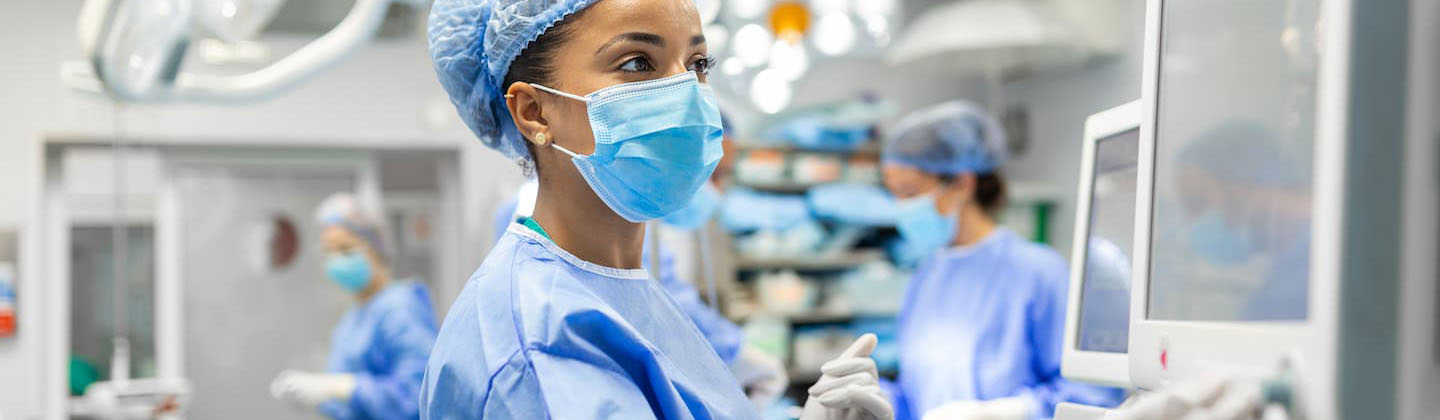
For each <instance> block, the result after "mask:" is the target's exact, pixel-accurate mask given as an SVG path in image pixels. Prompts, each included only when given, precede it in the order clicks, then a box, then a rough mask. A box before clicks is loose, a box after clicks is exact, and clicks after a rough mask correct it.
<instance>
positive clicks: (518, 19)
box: [428, 0, 593, 162]
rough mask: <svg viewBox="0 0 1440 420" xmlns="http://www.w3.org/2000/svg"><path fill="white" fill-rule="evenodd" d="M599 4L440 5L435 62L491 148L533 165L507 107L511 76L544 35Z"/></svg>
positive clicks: (582, 0) (443, 1) (479, 1)
mask: <svg viewBox="0 0 1440 420" xmlns="http://www.w3.org/2000/svg"><path fill="white" fill-rule="evenodd" d="M591 3H593V0H436V1H435V3H434V4H433V5H432V6H431V7H430V22H429V34H428V37H429V41H430V59H431V61H433V62H434V63H435V74H436V76H438V77H439V78H440V84H441V85H442V86H444V87H445V93H446V94H448V95H450V102H451V103H453V104H455V109H456V110H457V111H459V112H460V119H462V120H464V121H465V125H466V126H469V127H470V131H472V132H474V133H475V135H476V136H477V137H479V139H480V142H482V143H484V144H485V146H487V147H490V148H492V149H495V150H498V151H500V153H504V154H505V156H506V157H509V158H512V159H517V160H521V161H525V162H529V161H530V160H531V157H530V153H529V151H527V150H526V149H525V141H524V139H522V138H521V137H520V132H519V131H518V130H516V129H515V123H514V122H513V121H511V120H510V112H509V111H508V110H507V108H506V107H505V98H504V94H505V92H504V91H503V90H502V89H503V88H504V87H503V86H501V85H500V84H501V83H503V82H504V80H505V73H506V72H508V71H509V70H510V63H511V62H513V61H515V57H517V56H519V55H520V51H522V50H524V49H525V47H526V46H527V45H530V42H532V41H534V40H535V38H539V37H540V34H543V33H545V31H546V30H548V29H550V27H552V26H554V25H555V24H556V23H557V22H559V21H560V20H562V19H564V18H565V17H566V16H569V15H571V14H573V13H575V12H577V11H580V10H581V9H584V8H585V7H586V6H589V5H590V4H591Z"/></svg>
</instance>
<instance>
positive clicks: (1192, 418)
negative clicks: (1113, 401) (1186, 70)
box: [1105, 376, 1265, 420]
mask: <svg viewBox="0 0 1440 420" xmlns="http://www.w3.org/2000/svg"><path fill="white" fill-rule="evenodd" d="M1264 406H1265V398H1264V394H1263V393H1262V391H1261V389H1260V383H1259V382H1258V381H1251V380H1243V379H1239V378H1238V377H1233V376H1212V377H1207V378H1203V379H1198V380H1193V381H1188V382H1181V383H1177V384H1174V385H1171V386H1169V387H1167V388H1165V389H1162V390H1159V391H1156V392H1153V393H1150V394H1147V395H1144V396H1141V397H1140V398H1139V399H1138V400H1136V401H1135V403H1134V404H1131V405H1128V406H1125V407H1122V408H1118V409H1116V410H1115V411H1112V412H1110V414H1109V415H1106V416H1105V419H1106V420H1249V419H1252V418H1256V417H1258V416H1259V414H1260V412H1261V410H1263V409H1264V408H1265V407H1264Z"/></svg>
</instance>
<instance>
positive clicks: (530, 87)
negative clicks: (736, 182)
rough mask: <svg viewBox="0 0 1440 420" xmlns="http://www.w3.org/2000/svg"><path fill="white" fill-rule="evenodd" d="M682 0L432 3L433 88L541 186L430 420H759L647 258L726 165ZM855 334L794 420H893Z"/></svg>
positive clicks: (476, 281) (469, 299) (432, 371)
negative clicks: (655, 230)
mask: <svg viewBox="0 0 1440 420" xmlns="http://www.w3.org/2000/svg"><path fill="white" fill-rule="evenodd" d="M705 41H706V40H705V36H704V34H703V32H702V31H701V26H700V19H699V14H698V13H697V12H696V9H695V5H694V3H692V2H691V0H596V1H593V2H592V1H586V0H438V1H436V2H434V4H433V5H432V7H431V14H430V20H429V42H430V53H431V58H432V60H433V61H434V65H435V70H436V73H437V75H438V76H439V79H440V84H441V85H442V86H443V87H444V89H445V91H446V93H447V94H449V96H450V99H451V102H452V103H453V104H454V105H455V106H456V108H457V109H458V110H459V113H460V116H461V118H462V119H463V120H464V121H465V122H466V124H467V125H468V126H469V128H470V129H471V131H473V132H474V133H475V134H476V136H477V138H478V139H479V140H480V141H481V142H482V143H483V144H485V145H486V146H487V147H490V148H492V149H495V150H497V151H499V152H501V153H503V154H505V156H507V157H508V158H510V159H513V160H515V161H516V162H518V163H519V164H520V165H521V167H522V169H524V170H525V171H526V172H531V173H533V175H535V176H536V177H537V178H538V180H539V185H540V187H539V192H538V194H537V196H536V199H535V211H534V214H533V215H532V216H531V217H528V218H525V219H523V220H521V221H520V223H516V224H512V225H510V226H509V227H508V228H507V231H506V233H505V235H504V236H502V237H501V238H500V240H499V242H497V243H496V244H495V246H494V248H493V249H492V250H491V252H490V254H489V255H488V256H486V257H485V261H484V262H483V263H481V266H480V268H479V269H478V270H476V271H475V274H474V275H473V276H472V277H471V278H470V280H469V281H468V282H467V283H466V285H465V288H464V289H463V291H462V292H461V294H460V296H458V297H457V298H456V301H455V304H454V306H452V307H451V309H450V311H449V313H448V314H447V316H446V318H445V320H444V322H443V323H442V325H441V327H440V334H439V337H438V338H437V340H436V343H435V347H434V350H433V351H432V352H431V354H430V360H429V362H428V364H427V365H426V369H425V381H424V385H423V387H422V388H421V393H420V401H419V402H420V406H421V418H425V419H543V418H550V419H754V418H758V413H757V411H756V410H755V408H754V407H753V406H751V404H750V402H749V400H747V399H746V397H745V395H744V394H743V393H742V392H741V387H740V384H739V383H737V381H736V379H735V376H734V375H732V374H731V373H730V372H729V371H728V370H727V369H726V366H725V363H724V362H723V361H722V360H720V357H719V356H718V355H717V354H716V352H715V351H714V350H713V349H712V348H711V346H710V343H708V342H707V341H706V340H705V337H704V336H703V335H702V334H701V333H700V331H699V330H698V329H697V328H696V326H695V323H693V322H691V321H690V320H689V319H688V318H687V317H686V316H685V313H684V312H683V311H682V310H681V309H680V308H679V307H678V306H677V305H676V303H675V301H674V299H673V298H671V297H670V295H669V294H668V293H666V291H665V290H664V289H663V288H662V287H661V285H660V284H659V282H657V281H653V280H652V276H651V275H650V274H649V273H647V272H646V271H645V270H644V268H643V264H642V262H641V255H642V253H643V245H644V237H645V224H644V222H646V221H650V220H655V219H659V218H662V217H664V216H666V215H668V214H669V213H671V212H674V211H677V210H679V209H680V208H682V207H684V206H685V204H686V203H688V202H689V201H690V199H691V197H692V196H693V195H694V194H695V192H696V191H698V190H699V189H700V188H701V186H702V185H703V184H704V183H705V182H706V180H707V179H708V178H709V177H710V174H711V171H713V170H714V168H715V166H716V164H717V163H718V162H719V160H720V158H721V156H722V155H723V149H722V145H721V136H722V130H721V126H720V111H719V109H718V107H717V105H716V101H715V95H714V92H713V91H711V89H710V87H709V85H707V84H706V78H707V73H708V71H709V69H710V67H711V65H712V63H713V61H712V59H711V58H710V57H709V54H708V52H707V49H706V42H705ZM874 345H875V336H874V335H864V336H862V338H861V339H860V340H858V341H857V342H856V343H855V344H854V345H852V346H851V347H850V348H848V349H847V350H846V351H845V352H843V353H842V354H841V355H840V357H838V358H837V359H836V360H834V361H832V362H830V364H829V365H828V366H826V367H825V369H822V371H823V373H824V375H823V376H822V378H821V380H820V382H819V383H817V384H816V386H815V387H812V388H811V389H810V390H809V391H810V393H811V396H812V398H809V399H808V401H807V403H806V408H805V413H804V414H803V416H802V418H804V419H806V420H828V419H847V420H848V419H884V420H888V419H890V418H892V414H893V413H892V411H891V408H890V406H889V402H888V401H886V399H885V398H884V393H883V391H882V390H881V389H880V387H879V384H878V379H877V375H876V369H875V363H874V361H873V360H871V359H870V358H869V357H868V356H869V354H870V352H871V351H873V350H874Z"/></svg>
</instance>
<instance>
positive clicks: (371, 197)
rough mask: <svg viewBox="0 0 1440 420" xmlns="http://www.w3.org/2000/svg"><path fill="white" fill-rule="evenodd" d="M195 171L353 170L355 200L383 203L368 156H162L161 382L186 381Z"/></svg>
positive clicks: (158, 258) (158, 260) (158, 237)
mask: <svg viewBox="0 0 1440 420" xmlns="http://www.w3.org/2000/svg"><path fill="white" fill-rule="evenodd" d="M189 166H217V167H228V168H246V169H282V170H294V169H315V170H324V171H327V172H328V171H334V170H336V169H341V170H344V169H350V170H353V172H354V176H355V191H354V194H355V195H356V197H357V198H358V199H359V200H360V201H361V203H363V204H364V205H366V206H368V207H370V208H378V206H377V204H378V203H380V202H382V201H381V197H380V193H381V189H380V174H379V165H378V164H377V161H376V158H375V154H374V152H371V151H365V150H345V151H335V150H324V151H319V150H317V151H289V150H287V151H284V152H282V153H275V151H274V149H269V148H266V149H256V150H235V149H226V150H197V149H181V150H173V151H167V152H165V153H162V155H161V173H160V179H161V184H160V186H159V190H158V191H157V193H156V194H157V199H156V209H155V242H156V243H155V266H156V273H155V306H156V307H155V364H156V370H155V373H156V376H157V377H160V378H171V379H183V378H185V360H186V359H185V354H186V353H185V324H184V319H185V281H184V279H183V277H184V274H183V273H184V272H185V270H184V268H185V266H184V260H185V258H184V252H185V246H184V243H183V242H184V240H183V232H184V228H185V227H184V209H183V208H182V206H181V205H180V203H181V197H180V193H179V187H178V186H177V185H176V180H177V177H176V176H175V175H176V173H177V172H179V171H181V170H182V169H181V168H183V167H189Z"/></svg>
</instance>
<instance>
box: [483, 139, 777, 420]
mask: <svg viewBox="0 0 1440 420" xmlns="http://www.w3.org/2000/svg"><path fill="white" fill-rule="evenodd" d="M727 127H728V126H727ZM727 141H728V140H727ZM721 166H724V163H723V162H722V163H721ZM716 171H717V172H718V171H719V168H716ZM539 187H540V186H539V184H537V183H536V182H535V181H534V180H531V181H530V182H526V183H525V184H523V185H521V186H520V189H519V190H517V191H516V194H515V195H516V197H515V199H514V200H508V201H506V202H505V203H503V204H501V205H500V206H499V207H497V208H496V209H495V219H494V224H493V226H494V228H495V232H496V239H499V237H501V236H503V235H504V233H505V231H506V230H507V229H509V228H510V225H511V224H515V223H522V222H523V221H524V220H525V219H526V218H528V217H530V216H531V215H532V214H534V212H535V195H536V192H537V191H538V190H539ZM720 200H721V198H720V193H719V191H718V190H717V189H716V188H715V187H714V186H713V185H709V184H707V185H705V186H704V187H701V188H700V191H698V192H696V193H695V196H694V197H692V198H691V199H690V202H689V203H688V204H686V205H685V207H683V208H681V209H680V210H676V211H675V212H672V213H670V214H668V215H666V216H665V217H663V218H661V219H660V220H661V222H662V223H663V224H664V225H665V226H667V227H668V228H670V229H672V230H674V231H679V232H686V233H692V232H694V231H696V230H697V229H703V228H704V226H703V225H704V224H705V223H706V222H708V221H709V220H710V218H711V217H712V216H713V215H714V214H715V212H716V210H718V208H719V206H720ZM652 226H653V225H652ZM652 245H653V242H652V241H651V240H649V238H647V240H646V242H645V253H644V256H643V257H642V261H641V263H642V264H643V265H644V266H645V267H651V266H650V263H649V258H650V257H651V256H652V255H654V254H652V253H651V252H650V251H651V250H650V246H652ZM658 253H659V255H660V264H659V266H658V268H659V279H657V280H659V281H660V285H661V286H663V287H664V289H665V291H666V292H668V293H670V297H672V298H674V299H675V303H676V304H677V305H679V306H680V310H681V312H684V313H685V315H686V316H687V317H689V318H690V320H691V321H693V322H694V323H695V326H696V327H697V328H699V329H700V334H701V335H704V336H705V340H706V341H709V342H710V347H712V348H714V349H715V354H716V355H718V356H720V360H722V361H724V362H725V364H726V365H727V366H729V367H730V372H731V373H733V374H735V379H736V380H737V381H739V382H740V385H741V387H743V388H744V389H745V395H746V396H748V397H749V398H750V402H751V403H754V404H755V407H756V408H757V409H759V410H761V411H762V412H763V411H764V410H765V409H766V408H769V407H770V406H771V405H774V404H775V402H776V401H778V400H779V399H780V397H781V396H783V395H784V393H785V389H786V388H788V387H789V386H790V379H789V376H788V374H786V372H785V365H784V364H783V363H782V362H781V361H780V359H779V358H777V357H775V356H772V355H770V354H768V353H766V352H764V351H762V350H759V349H757V348H755V347H752V346H746V345H745V333H744V331H741V330H740V326H739V325H735V323H733V322H730V320H728V319H725V317H724V316H723V315H720V313H719V312H716V311H715V309H713V308H711V307H710V306H708V305H706V304H705V302H704V301H702V300H700V292H699V291H698V290H696V289H695V285H694V284H693V283H691V282H690V281H689V280H686V279H683V278H681V277H680V274H679V273H678V272H676V262H675V255H674V254H673V253H672V252H670V250H669V249H667V248H665V247H663V246H661V247H660V249H659V252H658Z"/></svg>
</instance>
